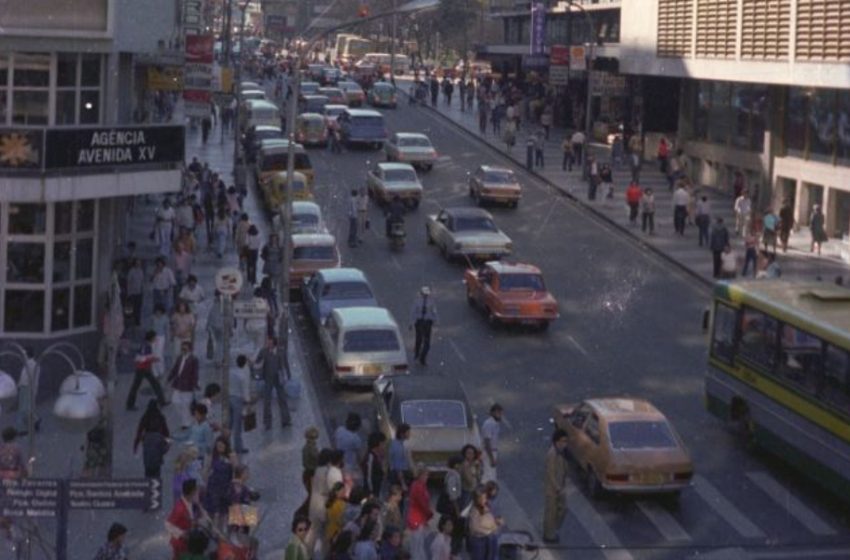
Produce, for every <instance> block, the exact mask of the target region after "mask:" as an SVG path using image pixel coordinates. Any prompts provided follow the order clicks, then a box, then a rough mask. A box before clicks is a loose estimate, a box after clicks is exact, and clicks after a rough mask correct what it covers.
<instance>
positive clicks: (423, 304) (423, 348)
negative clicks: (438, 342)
mask: <svg viewBox="0 0 850 560" xmlns="http://www.w3.org/2000/svg"><path fill="white" fill-rule="evenodd" d="M436 322H437V307H436V305H435V304H434V298H433V296H432V295H431V288H429V287H428V286H422V288H420V289H419V295H418V296H417V298H416V301H414V302H413V307H412V309H411V310H410V328H411V329H415V332H416V341H415V343H414V346H413V358H414V359H418V360H419V362H420V363H421V364H422V365H423V366H426V365H428V363H427V357H428V351H429V350H430V349H431V330H432V328H433V326H434V323H436Z"/></svg>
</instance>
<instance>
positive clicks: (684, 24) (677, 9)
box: [657, 0, 694, 58]
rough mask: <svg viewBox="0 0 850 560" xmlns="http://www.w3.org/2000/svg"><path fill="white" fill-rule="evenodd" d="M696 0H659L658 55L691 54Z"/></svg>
mask: <svg viewBox="0 0 850 560" xmlns="http://www.w3.org/2000/svg"><path fill="white" fill-rule="evenodd" d="M693 9H694V0H658V47H657V48H658V56H661V57H664V56H667V57H679V58H681V57H687V56H691V46H692V44H693V40H692V37H691V32H692V30H693V25H694V14H693Z"/></svg>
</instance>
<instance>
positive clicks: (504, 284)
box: [499, 274, 546, 292]
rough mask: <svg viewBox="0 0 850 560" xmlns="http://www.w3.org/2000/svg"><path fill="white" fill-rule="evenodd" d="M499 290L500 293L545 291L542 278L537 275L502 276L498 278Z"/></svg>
mask: <svg viewBox="0 0 850 560" xmlns="http://www.w3.org/2000/svg"><path fill="white" fill-rule="evenodd" d="M499 289H500V290H502V291H514V290H534V291H535V292H542V291H543V290H545V289H546V286H545V285H544V284H543V277H542V276H540V275H539V274H502V275H500V276H499Z"/></svg>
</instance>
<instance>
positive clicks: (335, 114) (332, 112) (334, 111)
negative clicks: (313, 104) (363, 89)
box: [325, 107, 345, 118]
mask: <svg viewBox="0 0 850 560" xmlns="http://www.w3.org/2000/svg"><path fill="white" fill-rule="evenodd" d="M344 112H345V109H344V108H343V109H336V108H334V109H328V108H327V107H325V116H327V117H334V118H336V117H338V116H340V115H341V114H343V113H344Z"/></svg>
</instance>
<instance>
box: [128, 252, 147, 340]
mask: <svg viewBox="0 0 850 560" xmlns="http://www.w3.org/2000/svg"><path fill="white" fill-rule="evenodd" d="M126 293H127V304H128V305H129V307H130V310H131V314H130V318H131V320H132V326H134V327H140V326H142V307H143V305H144V301H145V295H144V294H145V271H144V269H143V268H142V261H141V259H137V258H134V259H132V260H131V261H130V270H129V271H127V287H126Z"/></svg>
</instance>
